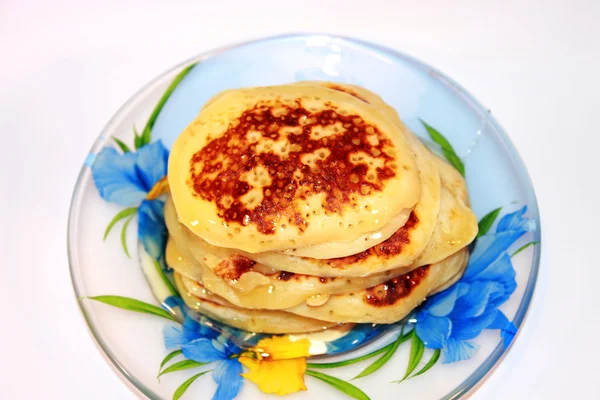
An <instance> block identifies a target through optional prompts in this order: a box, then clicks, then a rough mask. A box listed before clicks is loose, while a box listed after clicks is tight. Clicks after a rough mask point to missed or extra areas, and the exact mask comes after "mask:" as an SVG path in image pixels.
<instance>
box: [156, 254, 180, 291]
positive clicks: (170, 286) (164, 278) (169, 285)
mask: <svg viewBox="0 0 600 400" xmlns="http://www.w3.org/2000/svg"><path fill="white" fill-rule="evenodd" d="M152 261H153V262H154V268H156V272H158V275H159V276H160V279H161V280H162V281H163V283H164V284H165V286H166V287H167V289H169V293H171V295H172V296H177V295H178V294H179V293H178V292H177V289H175V286H173V284H172V283H171V281H170V280H169V278H168V277H167V275H165V271H163V269H162V267H161V266H160V263H159V262H158V260H152Z"/></svg>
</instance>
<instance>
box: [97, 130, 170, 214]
mask: <svg viewBox="0 0 600 400" xmlns="http://www.w3.org/2000/svg"><path fill="white" fill-rule="evenodd" d="M168 159H169V151H168V150H167V149H166V148H165V146H163V144H162V142H161V141H160V140H159V141H156V142H154V143H151V144H148V145H146V146H144V147H141V148H140V149H138V150H137V151H135V152H128V153H119V152H118V151H117V150H116V149H115V148H113V147H105V148H103V149H102V151H100V152H99V153H98V154H96V158H95V159H94V162H93V164H92V166H91V168H92V176H93V177H94V183H95V184H96V188H97V189H98V192H99V193H100V196H101V197H102V198H103V199H104V200H106V201H108V202H111V203H116V204H118V205H120V206H124V207H133V206H138V205H139V204H140V203H141V202H142V201H143V200H144V199H145V198H146V195H147V194H148V192H149V191H150V189H152V188H153V187H154V185H155V184H156V182H158V181H159V180H160V179H162V178H163V177H164V176H166V175H167V162H168Z"/></svg>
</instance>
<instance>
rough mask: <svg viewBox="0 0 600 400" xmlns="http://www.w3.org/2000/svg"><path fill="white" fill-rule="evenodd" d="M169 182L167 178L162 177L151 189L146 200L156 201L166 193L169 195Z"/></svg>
mask: <svg viewBox="0 0 600 400" xmlns="http://www.w3.org/2000/svg"><path fill="white" fill-rule="evenodd" d="M169 189H170V188H169V181H168V179H167V177H166V176H164V177H162V179H160V180H159V181H158V182H156V184H155V185H154V186H153V187H152V189H150V192H148V195H147V196H146V200H154V199H156V198H158V197H160V196H162V195H163V194H165V193H169Z"/></svg>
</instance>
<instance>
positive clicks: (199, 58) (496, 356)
mask: <svg viewBox="0 0 600 400" xmlns="http://www.w3.org/2000/svg"><path fill="white" fill-rule="evenodd" d="M308 38H323V39H329V40H337V41H341V42H345V43H349V44H353V45H359V46H362V47H366V48H370V49H375V50H378V51H380V52H382V53H385V54H387V55H391V56H394V57H397V58H399V59H403V60H406V61H408V62H410V63H413V64H415V65H417V67H419V68H420V69H424V70H428V71H430V72H431V73H434V74H435V75H436V78H437V79H438V80H440V81H442V82H443V83H445V84H446V85H447V86H448V87H450V88H452V89H454V91H455V92H456V94H457V95H458V96H459V97H461V98H462V99H463V100H464V101H466V102H467V103H468V104H469V106H470V107H471V108H472V109H474V110H476V111H481V112H482V113H484V114H485V115H486V121H487V123H488V124H490V125H491V126H492V127H493V128H494V131H495V133H496V134H497V135H499V136H500V138H501V139H502V142H503V143H505V144H508V146H507V150H508V153H509V154H510V156H511V157H512V161H513V163H514V164H515V165H516V166H517V168H518V169H519V170H520V172H522V175H523V177H522V179H523V180H524V181H525V183H527V186H528V188H526V192H528V197H530V199H529V202H528V204H527V207H528V209H529V211H530V212H532V213H533V214H534V215H533V216H532V218H533V219H534V220H535V222H536V230H535V231H534V232H533V235H534V240H536V241H538V244H537V245H536V246H533V251H534V253H533V257H532V264H531V271H530V273H529V278H528V279H527V283H526V285H525V290H524V291H523V297H522V298H521V302H520V304H519V306H518V308H517V311H516V313H515V316H514V318H513V323H514V324H515V326H516V327H517V335H516V336H515V338H514V340H513V341H512V342H511V344H510V345H509V346H508V347H507V348H504V346H503V343H502V341H499V343H498V345H497V346H496V347H495V348H494V350H493V351H492V352H491V353H490V354H489V355H488V356H487V357H486V358H485V360H484V361H483V362H482V363H481V364H479V365H478V366H477V369H476V370H475V371H474V372H473V373H472V374H471V375H469V376H468V377H467V378H466V379H465V380H463V381H462V382H461V383H460V384H459V385H458V386H456V387H455V388H454V389H453V390H452V391H451V392H450V393H448V394H446V395H445V396H444V397H442V399H457V398H460V397H462V396H464V395H466V394H468V393H470V392H471V391H475V390H476V389H477V388H478V387H479V386H480V385H482V384H483V383H484V381H485V379H487V378H489V376H490V375H491V374H492V373H493V372H494V370H495V367H497V366H499V365H500V363H501V362H502V360H503V359H504V357H506V355H507V354H508V352H509V351H510V349H511V348H512V347H513V345H514V343H515V341H516V340H517V338H518V337H519V336H520V333H521V327H522V326H523V324H524V323H525V320H526V317H527V315H528V312H529V309H530V308H531V307H530V306H531V302H532V299H533V296H534V294H535V289H536V286H537V281H538V275H539V269H540V263H541V255H542V244H541V241H540V240H539V239H540V238H541V234H542V227H541V216H540V212H539V205H538V200H537V196H536V192H535V186H534V185H533V182H532V180H531V175H530V174H529V171H528V169H527V166H526V165H525V162H524V161H523V159H522V157H521V155H520V154H519V152H518V150H517V148H516V146H515V145H514V143H513V141H512V140H511V138H510V137H509V136H508V134H507V132H506V131H505V130H504V128H503V127H502V125H501V124H500V123H499V122H498V121H497V120H496V118H495V117H494V116H493V115H492V114H491V112H489V110H488V108H487V107H484V106H483V104H482V103H481V102H479V100H477V99H476V98H475V97H474V96H473V95H472V94H471V93H470V92H468V91H467V90H466V89H465V88H464V87H463V86H462V85H460V84H459V83H458V82H456V81H455V80H454V79H452V78H450V77H449V76H448V75H446V74H445V73H443V72H441V71H440V70H438V69H437V68H435V67H432V66H431V65H429V64H427V63H425V62H423V61H420V60H419V59H417V58H415V57H413V56H412V55H410V54H407V53H405V52H402V51H399V50H396V49H393V48H390V47H387V46H384V45H380V44H377V43H374V42H371V41H366V40H362V39H358V38H355V37H351V36H346V35H338V34H330V33H318V32H314V33H311V32H295V33H286V34H279V35H270V36H262V37H258V38H254V39H250V40H245V41H239V42H234V43H230V44H225V45H223V46H220V47H215V48H212V49H209V50H207V51H204V52H201V53H199V54H197V55H195V56H192V57H189V58H187V59H186V60H184V61H182V62H179V63H177V64H176V65H174V66H172V67H171V68H168V69H167V70H165V71H163V72H162V73H160V74H159V75H157V76H155V77H154V78H153V79H151V80H150V81H148V82H147V83H146V84H145V85H143V86H142V87H141V88H140V89H138V90H137V91H135V92H134V93H133V94H132V95H131V96H130V97H129V98H128V99H127V100H126V101H125V102H124V103H123V104H122V105H121V106H120V107H119V109H118V110H117V111H116V112H115V113H114V114H113V115H112V117H111V118H110V119H109V120H108V122H107V123H106V124H105V125H104V127H103V128H102V130H101V131H100V134H99V136H98V137H97V138H96V140H95V141H94V142H93V144H92V146H91V147H90V149H89V151H88V154H95V153H96V152H97V151H99V150H100V149H101V148H102V147H104V145H105V141H106V139H107V138H108V137H109V135H106V133H107V132H108V131H109V130H110V128H111V127H112V125H113V124H114V123H115V122H116V121H117V120H118V119H120V118H121V117H122V116H123V115H124V114H126V113H127V111H128V109H129V108H130V107H131V106H132V105H133V104H134V103H135V100H136V99H137V98H138V97H139V96H140V95H141V94H142V93H144V92H145V91H147V90H148V89H150V88H151V87H152V86H154V85H155V84H156V83H158V82H159V81H160V80H162V79H163V78H165V77H166V76H169V75H171V74H173V73H175V72H176V71H179V70H181V69H183V68H184V67H186V66H188V65H190V64H192V63H194V62H198V63H201V62H204V61H206V60H208V59H210V58H213V57H216V56H218V55H220V54H221V53H225V52H227V51H230V50H233V49H236V48H241V47H245V46H248V45H252V44H257V43H263V42H270V41H279V40H286V39H308ZM87 169H88V167H87V165H86V163H85V162H84V163H83V165H82V166H81V169H80V170H79V173H78V175H77V179H76V181H75V185H74V188H73V192H72V194H71V200H70V205H69V213H68V220H67V258H68V263H69V275H70V277H71V286H72V287H73V291H74V293H75V297H76V300H77V303H78V307H79V311H80V312H81V314H82V316H83V318H84V320H85V322H86V325H87V328H88V331H89V332H90V333H91V336H92V337H93V339H94V341H95V343H96V345H97V348H98V350H99V352H100V353H101V355H102V356H103V358H105V359H106V358H108V359H109V361H110V364H109V365H110V366H111V367H112V369H115V368H116V369H117V370H118V371H119V372H120V373H121V376H119V378H121V380H123V379H122V378H123V377H125V379H126V382H125V383H126V386H127V387H128V388H129V389H130V390H132V391H135V392H138V391H139V392H140V393H141V394H143V395H144V396H146V397H148V398H150V399H153V400H154V399H156V400H160V396H158V395H156V394H155V393H154V392H153V391H152V390H151V389H149V388H148V387H146V385H145V384H144V383H142V382H140V381H139V380H138V379H136V378H135V377H134V376H132V375H131V374H130V373H129V372H128V371H127V369H126V368H125V367H124V366H123V365H121V364H120V363H119V361H118V360H117V358H116V355H114V354H113V352H112V351H110V349H109V348H108V346H107V344H106V342H105V341H104V340H103V339H102V338H101V337H100V335H99V333H98V332H97V331H96V328H95V326H94V324H93V323H92V321H91V317H90V316H89V315H88V311H87V309H86V306H85V305H84V303H83V302H82V301H81V299H82V298H83V296H82V294H81V293H80V290H79V288H78V287H77V283H76V277H75V272H74V261H73V259H74V255H73V254H72V252H73V246H72V245H71V242H72V241H73V231H74V229H75V226H73V225H74V224H75V217H74V216H75V214H76V210H77V209H78V207H76V205H78V204H79V201H78V199H77V195H78V194H79V193H80V191H81V190H82V188H83V182H84V179H85V176H86V172H88V171H87ZM134 389H135V390H134Z"/></svg>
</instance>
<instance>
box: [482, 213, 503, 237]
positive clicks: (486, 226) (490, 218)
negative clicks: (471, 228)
mask: <svg viewBox="0 0 600 400" xmlns="http://www.w3.org/2000/svg"><path fill="white" fill-rule="evenodd" d="M501 210H502V207H498V208H496V209H495V210H492V211H490V212H489V213H487V214H485V215H484V216H483V218H481V220H480V221H479V233H477V237H481V236H483V235H485V234H486V233H488V231H489V230H490V228H491V227H492V225H494V222H495V221H496V218H498V215H500V211H501Z"/></svg>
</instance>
